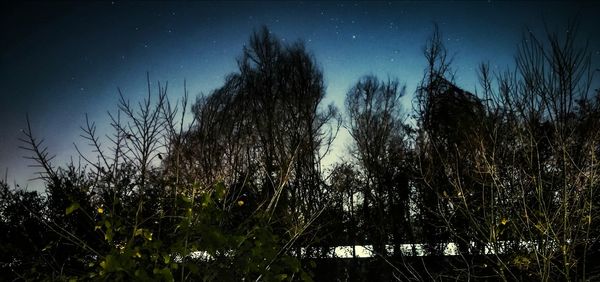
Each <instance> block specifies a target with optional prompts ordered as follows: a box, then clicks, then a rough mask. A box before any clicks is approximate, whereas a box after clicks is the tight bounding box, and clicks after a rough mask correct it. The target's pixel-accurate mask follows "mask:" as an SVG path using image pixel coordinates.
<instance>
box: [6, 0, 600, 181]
mask: <svg viewBox="0 0 600 282" xmlns="http://www.w3.org/2000/svg"><path fill="white" fill-rule="evenodd" d="M2 5H4V6H2V7H0V9H1V10H2V12H0V17H1V20H0V21H1V22H2V25H1V27H0V28H1V36H2V39H1V40H0V48H1V52H0V80H1V81H0V97H1V102H0V119H1V123H0V171H1V172H2V176H1V177H2V178H3V177H4V173H5V171H6V169H8V179H7V180H8V182H9V183H10V184H12V183H13V182H16V183H19V184H20V185H21V187H26V186H29V188H30V189H32V187H33V188H35V187H36V185H35V182H33V183H28V181H27V179H29V178H32V177H34V174H33V172H34V171H35V170H33V169H31V168H27V165H28V164H31V161H29V160H25V159H23V158H22V156H23V155H24V154H25V153H26V152H25V151H23V150H19V149H17V146H18V145H19V141H18V140H17V138H18V137H21V132H20V129H22V128H24V127H25V126H26V123H25V114H26V113H29V116H30V118H31V121H32V126H33V130H34V133H35V135H36V136H38V137H40V138H42V137H43V138H45V140H46V145H47V146H48V147H49V150H50V151H51V152H52V153H53V154H56V155H57V158H56V159H55V161H54V164H55V165H64V164H65V163H66V162H67V161H68V160H69V159H70V157H71V156H73V157H76V152H75V151H74V146H73V142H75V143H76V144H78V145H80V146H85V141H84V140H83V139H82V138H80V137H79V134H80V132H81V131H80V129H79V126H80V125H82V124H83V123H84V121H85V114H86V113H87V114H88V115H89V117H90V118H91V119H92V120H95V121H97V122H98V124H99V126H100V127H101V128H104V127H105V126H106V125H107V124H108V120H107V114H106V112H107V111H108V110H110V111H113V110H115V109H116V102H117V100H118V94H117V91H116V89H117V87H120V88H121V89H122V90H123V93H124V95H125V96H126V97H127V98H129V99H130V100H131V101H139V100H141V99H143V98H144V96H145V95H146V83H145V80H146V72H149V74H150V78H151V80H152V81H153V83H155V82H156V81H159V80H160V81H161V82H166V81H168V82H169V90H170V91H169V93H170V95H169V96H170V98H171V99H177V98H179V97H181V95H182V94H183V81H184V79H185V80H187V85H188V90H189V92H190V96H191V97H192V100H193V99H195V97H196V95H198V94H200V93H209V92H210V91H211V90H212V89H215V88H217V87H219V86H220V85H222V83H223V82H224V78H225V76H226V75H227V74H229V73H231V72H233V71H235V70H236V66H237V64H236V59H237V58H238V57H239V56H240V55H241V52H242V48H243V45H244V43H246V42H247V41H248V38H249V36H250V34H251V33H252V31H253V30H256V29H258V28H260V26H262V25H267V26H268V27H269V29H270V30H271V31H272V32H273V33H274V34H275V35H277V36H278V37H279V38H281V39H282V41H284V42H290V43H291V42H294V41H296V40H297V39H301V40H303V41H304V42H305V44H306V46H307V49H308V50H310V51H311V52H312V53H313V54H314V56H315V58H316V60H317V62H318V63H319V64H320V66H321V68H322V70H323V72H324V76H325V81H326V85H327V98H326V100H325V102H326V103H330V102H334V103H335V104H336V105H337V106H338V107H340V108H343V100H344V97H345V93H346V91H348V89H349V88H350V87H351V86H352V85H353V83H355V82H356V81H357V80H358V79H359V78H360V77H361V76H363V75H367V74H374V75H377V76H379V78H381V79H387V78H388V77H389V78H398V79H399V80H400V82H402V83H406V85H407V90H408V93H409V94H410V95H411V96H412V93H413V92H414V90H415V87H416V85H417V83H418V81H419V80H420V79H421V77H422V75H423V69H424V67H425V59H424V57H423V55H422V48H423V46H424V44H425V41H426V39H427V37H428V36H429V35H430V34H431V31H432V27H433V23H438V25H439V27H440V29H441V31H442V33H443V35H444V39H445V43H446V47H447V48H448V50H449V52H450V54H452V55H454V65H453V67H454V70H455V71H456V75H457V77H456V81H457V84H458V85H459V86H460V87H463V88H466V89H467V90H470V91H474V90H475V86H476V79H477V75H476V72H475V70H476V69H477V66H478V64H479V63H480V62H482V61H487V62H489V63H490V65H491V67H492V70H494V71H502V70H505V69H506V68H514V63H513V61H514V55H515V53H516V50H517V44H518V43H519V41H520V39H521V38H522V34H523V32H525V31H526V30H527V29H531V30H533V31H534V32H538V34H541V33H542V32H543V31H544V24H543V23H544V22H546V23H547V26H548V28H549V29H550V30H557V31H563V30H562V29H564V28H565V27H566V24H567V22H568V20H569V19H572V18H578V19H579V20H580V30H579V35H580V36H581V38H583V39H590V43H589V47H590V51H591V52H592V57H593V58H592V59H593V63H592V66H593V67H594V68H598V67H600V64H599V62H600V29H599V28H598V22H597V21H598V20H597V18H598V16H599V15H600V4H598V2H596V3H594V2H583V3H575V2H570V1H564V2H545V1H536V2H518V3H517V2H494V1H491V2H490V1H485V2H395V1H392V2H324V3H321V2H313V1H306V2H224V3H214V2H183V3H161V2H147V3H145V2H134V3H131V2H119V1H115V2H101V3H79V4H65V3H28V4H20V5H17V6H15V4H11V5H9V6H6V4H2ZM411 96H409V97H406V99H405V101H406V104H405V108H406V109H407V111H408V110H410V109H411V108H412V106H411V105H410V100H411V98H412V97H411ZM347 136H348V135H347V133H344V132H342V134H341V135H340V137H339V138H338V139H339V140H337V142H336V151H335V157H334V158H332V159H335V158H337V157H338V156H341V155H343V154H344V151H345V150H344V147H345V146H346V145H345V144H346V143H347V139H348V137H347Z"/></svg>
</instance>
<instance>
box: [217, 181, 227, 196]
mask: <svg viewBox="0 0 600 282" xmlns="http://www.w3.org/2000/svg"><path fill="white" fill-rule="evenodd" d="M215 192H216V196H217V199H219V200H223V197H225V185H223V182H219V183H217V185H216V187H215Z"/></svg>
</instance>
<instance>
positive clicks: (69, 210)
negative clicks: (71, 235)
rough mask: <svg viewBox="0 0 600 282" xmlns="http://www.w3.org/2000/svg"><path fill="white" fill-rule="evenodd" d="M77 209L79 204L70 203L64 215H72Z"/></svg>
mask: <svg viewBox="0 0 600 282" xmlns="http://www.w3.org/2000/svg"><path fill="white" fill-rule="evenodd" d="M77 209H79V203H77V202H75V203H72V204H71V205H70V206H69V207H68V208H67V209H66V210H65V213H66V214H67V215H70V214H71V213H73V212H74V211H76V210H77Z"/></svg>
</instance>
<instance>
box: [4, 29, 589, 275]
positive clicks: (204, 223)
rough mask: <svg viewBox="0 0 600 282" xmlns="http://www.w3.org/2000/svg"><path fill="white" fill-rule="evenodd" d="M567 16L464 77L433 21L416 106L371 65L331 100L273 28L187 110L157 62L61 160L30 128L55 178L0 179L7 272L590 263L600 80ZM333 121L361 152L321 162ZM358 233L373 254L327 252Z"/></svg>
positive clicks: (549, 270)
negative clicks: (154, 83)
mask: <svg viewBox="0 0 600 282" xmlns="http://www.w3.org/2000/svg"><path fill="white" fill-rule="evenodd" d="M569 30H571V32H569V33H566V34H558V35H555V34H549V35H548V36H547V37H545V38H540V37H536V36H534V35H533V34H525V36H524V39H523V42H522V43H521V45H520V47H519V50H518V55H517V56H516V68H515V69H514V70H512V71H511V70H507V71H505V72H502V73H492V72H491V71H490V69H489V67H488V65H487V64H482V65H481V67H480V69H479V71H478V75H479V81H480V86H479V87H478V90H477V91H476V93H470V92H468V91H465V90H463V89H461V88H459V86H457V85H456V84H455V83H454V82H453V81H454V80H453V73H452V68H451V64H450V58H448V57H447V52H446V49H445V47H444V46H443V44H442V40H441V36H440V33H439V32H438V30H437V28H436V29H435V31H434V32H433V34H432V36H431V38H430V39H429V41H428V42H427V43H426V46H425V47H424V55H425V57H426V59H427V65H426V66H425V71H424V75H423V79H422V81H421V83H420V86H419V87H418V89H417V90H416V95H415V99H414V101H413V105H414V106H413V107H414V108H413V109H402V107H401V103H400V98H401V97H403V95H405V93H406V89H405V87H404V86H402V84H400V82H398V81H397V80H387V81H381V80H379V79H378V78H376V77H373V76H366V77H364V78H362V79H360V80H359V81H358V82H357V83H356V84H355V85H354V86H352V87H351V88H350V90H349V91H348V93H347V95H346V102H345V112H343V113H340V112H339V111H338V109H337V108H336V107H335V106H334V105H329V106H324V105H322V101H323V98H324V96H325V86H324V82H323V75H322V72H321V70H320V69H319V67H318V64H317V63H316V62H315V60H314V58H313V57H312V56H311V54H310V53H309V52H308V51H307V50H306V49H305V47H304V46H303V45H302V44H301V43H294V44H291V45H285V44H282V43H281V42H280V41H279V40H278V39H277V38H276V37H274V36H273V35H271V34H270V33H269V32H268V31H267V30H266V28H265V29H262V30H260V31H258V32H256V33H254V34H253V35H252V36H251V38H250V41H249V44H247V46H246V47H245V48H244V50H243V54H242V56H241V57H240V58H239V61H238V65H239V69H238V70H237V71H236V72H234V73H232V74H230V75H228V76H227V78H226V79H225V83H224V84H223V86H222V87H220V88H218V89H215V90H214V91H213V92H212V93H210V95H206V96H201V97H198V98H197V99H196V100H195V102H194V103H193V104H192V105H191V109H192V111H191V113H192V114H193V122H191V124H189V126H188V125H187V124H188V123H186V122H185V118H184V116H185V113H186V109H187V106H188V103H187V102H188V100H187V97H188V96H187V93H186V94H185V95H184V98H183V99H182V100H181V101H177V102H175V103H172V102H170V101H169V99H168V98H167V86H166V85H164V86H163V85H161V84H158V87H156V88H154V87H151V85H150V80H148V96H147V98H146V99H145V100H144V101H142V102H140V103H134V104H130V102H129V101H126V100H125V99H124V98H123V96H122V95H121V96H120V97H121V100H120V101H119V104H118V108H117V109H116V111H114V112H112V113H111V114H110V121H111V125H112V128H113V132H112V133H110V134H109V135H106V136H104V135H103V134H99V133H97V132H96V126H95V124H94V123H93V122H91V121H87V123H86V124H85V125H84V126H82V136H83V138H85V139H86V141H87V142H88V143H89V144H90V146H91V147H92V148H93V150H94V152H95V154H94V156H93V157H92V156H90V155H88V154H83V153H82V154H81V156H80V161H79V162H76V163H71V164H69V165H67V166H62V167H56V166H54V165H53V164H52V163H51V160H52V158H51V157H50V155H49V154H48V153H47V151H46V149H45V147H44V145H43V143H42V141H40V140H39V139H37V138H36V137H35V136H34V135H33V132H32V129H31V128H30V127H28V128H27V129H26V130H24V135H23V148H25V149H27V150H29V152H30V154H29V156H31V158H32V160H33V161H34V162H35V164H36V165H38V166H39V167H40V175H39V176H40V178H42V179H43V180H44V181H45V188H46V190H45V194H44V195H40V194H38V193H36V192H28V191H24V190H20V189H13V188H10V187H9V185H8V184H7V183H6V181H4V182H3V183H0V189H1V193H0V197H1V200H0V242H1V243H0V277H1V279H3V280H69V281H74V280H111V281H112V280H125V281H130V280H168V281H172V280H191V281H199V280H202V281H204V280H206V281H239V280H257V281H258V280H267V281H272V280H277V281H280V280H309V281H310V280H311V279H315V280H323V281H331V280H352V281H365V280H373V281H375V280H378V281H382V280H383V281H385V280H403V281H407V280H470V279H474V280H492V281H495V280H504V281H509V280H510V281H512V280H542V281H555V280H577V281H579V280H595V279H599V278H598V276H597V275H598V264H597V261H595V260H594V259H593V258H595V257H598V255H600V254H599V253H598V251H599V250H600V249H599V247H600V246H599V245H598V241H597V239H598V238H599V235H600V234H598V233H599V231H600V229H598V226H599V225H598V224H599V222H598V221H599V220H600V217H599V215H600V214H599V212H598V206H597V205H596V204H598V203H599V200H600V198H599V196H600V195H598V194H597V193H596V192H597V191H599V190H596V189H597V188H598V185H599V183H600V182H599V179H600V170H599V167H598V162H599V157H600V131H599V130H598V129H600V124H599V123H600V100H599V99H600V93H599V92H598V90H593V89H592V88H591V87H590V86H591V82H592V75H593V68H592V67H591V66H590V55H589V53H588V50H587V49H586V48H585V47H579V45H578V43H579V41H578V40H577V38H575V35H574V34H575V33H574V32H573V31H574V30H575V26H570V27H569ZM407 114H410V115H407ZM341 126H344V127H345V128H347V129H348V131H349V132H350V134H351V136H352V138H353V141H354V142H353V145H352V147H351V148H350V151H351V156H350V157H349V159H348V160H346V161H339V162H338V163H337V164H336V165H335V166H334V167H333V168H332V169H331V170H325V169H323V168H322V167H321V160H322V159H323V158H324V157H325V156H327V155H328V153H329V149H330V145H331V143H332V140H333V138H334V137H335V136H336V134H337V131H338V129H339V128H340V127H341ZM450 242H452V243H454V244H455V245H456V249H457V251H456V254H453V255H448V254H445V253H444V249H445V248H446V244H447V243H450ZM355 245H368V246H370V247H371V248H372V251H373V253H374V256H373V257H371V258H357V254H356V250H355V249H353V248H350V249H352V251H351V252H352V253H351V254H350V256H349V257H348V258H336V257H335V255H333V256H332V254H333V252H332V250H333V248H335V247H336V246H355ZM406 246H408V247H406ZM420 246H422V248H421V247H420ZM422 255H424V256H422Z"/></svg>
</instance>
